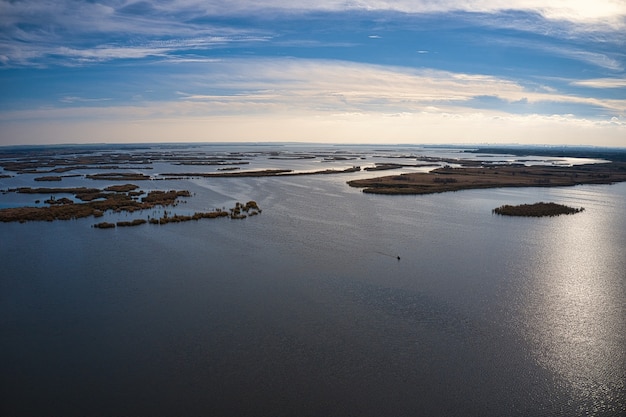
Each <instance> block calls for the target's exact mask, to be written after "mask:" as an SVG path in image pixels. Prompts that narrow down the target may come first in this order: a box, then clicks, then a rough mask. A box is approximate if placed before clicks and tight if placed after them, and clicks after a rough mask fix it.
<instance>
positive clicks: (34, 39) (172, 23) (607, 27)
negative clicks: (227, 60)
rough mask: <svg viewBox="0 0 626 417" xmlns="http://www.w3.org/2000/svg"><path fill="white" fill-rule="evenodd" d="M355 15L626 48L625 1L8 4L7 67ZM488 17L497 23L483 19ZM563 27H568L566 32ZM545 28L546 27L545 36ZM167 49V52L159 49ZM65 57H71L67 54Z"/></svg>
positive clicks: (151, 49) (4, 1) (177, 47)
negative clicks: (592, 40)
mask: <svg viewBox="0 0 626 417" xmlns="http://www.w3.org/2000/svg"><path fill="white" fill-rule="evenodd" d="M353 10H360V11H365V12H370V13H373V12H386V11H395V12H402V13H418V14H421V13H427V14H428V13H448V12H464V13H465V12H467V13H470V14H469V15H467V16H466V18H467V19H477V23H478V24H491V25H503V26H507V25H511V24H514V25H515V27H516V28H517V29H520V30H529V28H535V29H537V30H544V31H545V32H546V33H551V34H552V35H554V34H555V33H556V34H557V35H558V31H559V30H562V31H566V30H569V31H571V30H582V31H592V32H593V31H594V30H597V31H600V32H602V33H605V32H607V33H609V35H607V36H606V37H605V39H607V40H608V39H613V40H612V42H619V38H620V35H621V34H622V33H623V30H624V29H626V3H625V2H623V1H619V0H597V1H594V2H588V1H571V0H568V1H565V0H554V1H552V2H550V3H549V6H546V3H545V2H542V1H539V0H510V1H505V0H469V1H467V0H463V1H461V0H450V1H441V2H433V1H429V0H399V1H395V2H387V1H380V0H361V1H358V2H345V1H338V0H320V1H317V2H308V1H303V0H294V1H285V0H267V1H263V2H250V1H243V0H233V1H229V2H223V1H217V0H209V1H206V0H202V1H201V0H157V1H153V2H127V1H119V0H102V1H99V2H85V1H79V0H23V1H9V0H0V16H2V18H1V19H0V64H2V65H4V66H12V65H33V64H38V65H42V64H44V63H43V62H42V60H43V59H48V58H50V57H52V60H53V62H54V63H56V64H63V63H64V62H63V58H67V62H66V63H67V64H68V65H74V64H76V63H80V62H91V61H99V60H105V59H108V60H110V59H116V58H122V59H123V58H128V57H131V58H143V57H147V56H162V55H164V54H165V55H166V54H169V53H172V52H173V51H181V50H184V49H185V48H194V49H202V48H204V49H209V48H212V47H215V46H216V45H221V44H227V43H230V42H258V41H261V42H262V41H265V40H268V39H271V37H272V36H273V35H274V34H273V33H271V31H268V30H267V29H265V30H259V29H258V28H257V29H253V28H242V27H241V26H235V25H232V24H227V23H220V24H216V23H209V22H210V21H211V19H212V18H215V17H217V16H228V15H231V16H235V15H247V16H257V15H266V16H272V19H274V18H277V17H278V18H280V16H281V12H285V13H291V14H293V13H295V14H297V15H301V14H302V13H307V12H315V11H326V12H346V11H353ZM511 11H521V12H524V13H528V15H526V17H525V18H524V19H523V20H522V21H517V20H516V19H514V18H511V17H512V15H511V13H510V12H511ZM480 13H482V14H487V15H489V17H487V18H485V17H481V16H480V15H479V14H480ZM491 15H495V17H493V16H491ZM283 16H289V15H288V14H283ZM498 16H503V18H498ZM533 16H534V17H533ZM536 16H540V17H541V18H542V19H543V20H546V19H547V20H548V21H551V22H555V23H551V24H549V25H545V24H542V23H540V22H537V19H536ZM540 20H541V19H540ZM516 21H517V23H515V22H516ZM531 21H532V22H531ZM223 22H226V20H224V21H223ZM529 22H530V23H529ZM558 22H567V24H564V25H559V24H557V23H558ZM542 25H543V26H544V28H543V29H539V27H540V26H542ZM546 27H547V28H546ZM558 28H561V29H558ZM565 28H567V29H565ZM571 28H579V29H571ZM530 30H532V29H530ZM380 36H381V35H379V34H376V33H374V34H372V35H370V38H372V39H379V38H380ZM194 40H195V42H194ZM159 42H161V43H163V45H157V43H159ZM64 48H65V49H64ZM132 50H135V51H134V52H133V51H132ZM63 52H67V55H62V54H63ZM579 58H580V59H588V60H590V61H595V62H601V59H602V58H601V57H599V56H585V55H584V54H583V55H581V56H580V57H579ZM601 64H602V65H604V66H606V67H612V68H617V67H618V66H619V65H618V64H617V63H615V62H613V61H612V60H611V59H610V58H609V59H608V60H607V61H606V62H604V63H602V62H601Z"/></svg>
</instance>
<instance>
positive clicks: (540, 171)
mask: <svg viewBox="0 0 626 417" xmlns="http://www.w3.org/2000/svg"><path fill="white" fill-rule="evenodd" d="M460 163H462V161H461V162H460ZM476 164H477V163H476V161H472V165H473V166H471V167H462V168H456V167H450V166H444V167H442V168H437V169H434V170H432V171H430V172H427V173H423V172H418V173H408V174H401V175H389V176H384V177H377V178H366V179H359V180H352V181H348V184H349V185H350V186H351V187H358V188H362V189H363V192H365V193H373V194H433V193H442V192H448V191H461V190H469V189H477V188H502V187H563V186H572V185H579V184H612V183H616V182H622V181H626V162H607V163H597V164H585V165H576V166H543V165H534V166H525V165H518V164H516V165H512V164H511V165H492V164H488V165H484V166H476Z"/></svg>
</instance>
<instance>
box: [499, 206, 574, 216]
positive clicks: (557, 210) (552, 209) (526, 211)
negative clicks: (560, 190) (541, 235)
mask: <svg viewBox="0 0 626 417" xmlns="http://www.w3.org/2000/svg"><path fill="white" fill-rule="evenodd" d="M584 210H585V209H584V208H583V207H581V208H574V207H569V206H565V205H562V204H557V203H544V202H539V203H535V204H520V205H518V206H511V205H508V204H507V205H504V206H500V207H498V208H495V209H493V213H495V214H500V215H502V216H522V217H545V216H550V217H553V216H560V215H561V214H576V213H580V212H581V211H584Z"/></svg>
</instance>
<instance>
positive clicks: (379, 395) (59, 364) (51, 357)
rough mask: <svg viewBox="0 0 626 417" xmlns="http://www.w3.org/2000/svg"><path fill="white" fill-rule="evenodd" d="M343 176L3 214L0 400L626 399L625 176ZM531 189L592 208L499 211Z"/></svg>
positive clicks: (234, 406) (200, 188) (366, 411)
mask: <svg viewBox="0 0 626 417" xmlns="http://www.w3.org/2000/svg"><path fill="white" fill-rule="evenodd" d="M296 163H297V162H294V161H281V162H277V164H284V165H285V166H287V165H289V164H296ZM357 175H363V173H361V174H349V175H338V176H305V177H285V178H248V179H243V178H240V179H235V178H219V179H218V178H211V179H206V178H204V179H191V180H185V181H181V182H175V181H172V182H168V181H163V182H159V184H158V187H162V188H164V189H167V188H172V187H173V188H178V189H181V188H185V189H190V191H192V192H193V193H195V196H194V197H193V198H190V199H188V202H187V203H185V204H184V205H183V206H184V208H183V209H184V210H197V209H208V208H212V207H221V206H229V205H230V204H231V203H232V202H233V201H237V200H239V201H246V200H256V201H258V202H259V205H260V206H261V208H262V209H263V213H262V214H261V215H260V216H256V217H251V218H248V219H245V220H243V221H235V220H225V219H216V220H206V221H200V222H193V223H182V224H170V225H166V226H151V225H144V226H141V227H137V228H124V229H120V228H118V229H114V230H96V229H92V228H90V227H89V226H90V225H91V224H92V223H94V220H93V219H82V220H76V221H70V222H51V223H35V222H31V223H25V224H0V249H1V250H0V265H2V270H1V272H0V274H1V276H2V279H1V280H0V330H1V335H2V337H1V339H0V351H1V352H2V359H1V360H0V375H1V376H0V383H1V388H2V389H1V390H0V391H1V392H2V394H1V396H0V397H1V398H0V411H2V414H3V415H13V416H19V415H64V416H71V415H77V416H78V415H92V416H97V415H133V416H140V415H216V414H226V415H277V416H280V415H285V416H287V415H335V416H345V415H359V416H367V415H372V416H380V415H420V414H422V415H450V416H457V415H458V416H461V415H463V416H466V415H483V416H501V415H520V416H528V415H533V416H534V415H546V416H548V415H550V416H551V415H568V416H569V415H581V414H587V415H597V416H614V415H620V414H623V413H625V412H626V394H625V392H626V390H625V387H624V381H625V379H626V365H625V364H626V348H625V346H626V303H625V302H624V301H625V300H626V272H625V271H626V257H625V256H624V249H626V216H625V215H624V213H626V183H622V184H615V185H594V186H578V187H568V188H518V189H499V190H473V191H463V192H456V193H446V194H438V195H430V196H375V195H367V194H363V193H361V192H360V191H359V190H356V189H351V188H349V187H348V186H347V185H346V184H345V181H347V180H348V179H350V178H352V177H353V176H357ZM367 175H369V174H367ZM76 181H78V180H76ZM142 186H143V184H142ZM4 198H5V199H6V198H9V197H7V196H5V197H4ZM536 201H555V202H558V203H564V204H568V205H572V206H576V207H579V206H583V207H585V211H584V212H582V213H579V214H576V215H573V216H561V217H555V218H540V219H527V218H509V217H500V216H494V215H492V213H491V209H493V208H494V207H497V206H499V205H502V204H519V203H532V202H536ZM397 256H400V258H401V259H400V260H398V259H397V258H396V257H397Z"/></svg>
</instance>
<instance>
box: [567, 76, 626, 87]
mask: <svg viewBox="0 0 626 417" xmlns="http://www.w3.org/2000/svg"><path fill="white" fill-rule="evenodd" d="M570 84H571V85H575V86H580V87H590V88H626V78H595V79H590V80H579V81H573V82H571V83H570Z"/></svg>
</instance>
